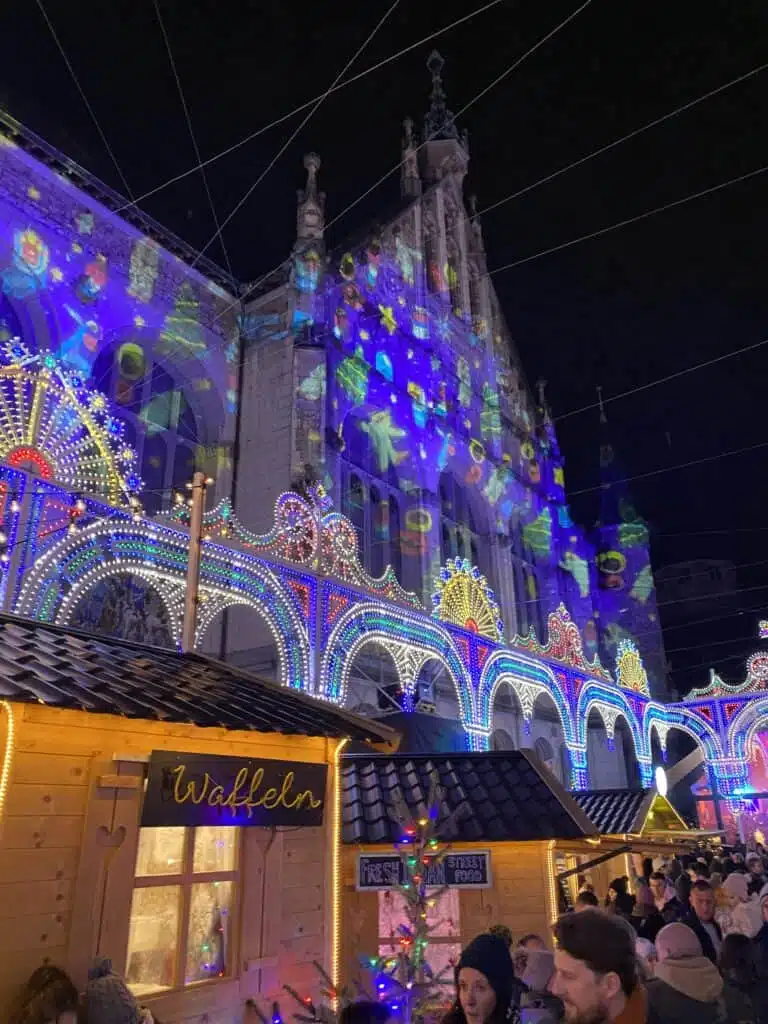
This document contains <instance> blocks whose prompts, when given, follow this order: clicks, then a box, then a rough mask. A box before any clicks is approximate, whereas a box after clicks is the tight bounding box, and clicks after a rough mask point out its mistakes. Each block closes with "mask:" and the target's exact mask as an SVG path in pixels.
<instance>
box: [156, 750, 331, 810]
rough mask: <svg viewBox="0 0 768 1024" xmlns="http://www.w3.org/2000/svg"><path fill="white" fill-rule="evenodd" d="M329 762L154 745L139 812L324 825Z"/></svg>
mask: <svg viewBox="0 0 768 1024" xmlns="http://www.w3.org/2000/svg"><path fill="white" fill-rule="evenodd" d="M327 776H328V766H327V765H324V764H302V763H301V762H294V761H268V760H246V759H244V758H240V757H216V756H213V755H209V754H180V753H175V752H173V751H167V750H155V751H153V752H152V754H151V756H150V759H149V778H148V781H147V790H146V794H145V797H144V806H143V808H142V814H141V824H142V826H144V827H145V828H152V827H157V826H163V825H165V826H171V825H189V826H198V825H233V826H235V825H246V826H247V825H292V826H296V825H307V826H313V825H322V823H323V812H324V810H325V784H326V779H327Z"/></svg>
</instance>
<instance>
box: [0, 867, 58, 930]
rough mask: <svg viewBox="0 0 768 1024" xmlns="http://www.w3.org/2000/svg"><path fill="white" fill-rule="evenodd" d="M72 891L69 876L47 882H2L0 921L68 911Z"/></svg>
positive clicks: (0, 886) (0, 890)
mask: <svg viewBox="0 0 768 1024" xmlns="http://www.w3.org/2000/svg"><path fill="white" fill-rule="evenodd" d="M73 892H74V885H73V881H72V879H71V878H63V879H60V880H59V881H49V882H4V883H2V884H0V921H6V922H8V921H10V920H11V919H13V918H16V917H27V916H29V915H34V914H55V913H60V912H61V911H70V910H71V909H72V896H73ZM5 927H13V925H5Z"/></svg>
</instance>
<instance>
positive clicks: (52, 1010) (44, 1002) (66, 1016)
mask: <svg viewBox="0 0 768 1024" xmlns="http://www.w3.org/2000/svg"><path fill="white" fill-rule="evenodd" d="M79 1003H80V996H79V994H78V991H77V989H76V988H75V986H74V984H73V982H72V979H71V978H70V977H69V975H68V974H66V973H65V972H64V971H63V970H62V969H61V968H60V967H55V966H54V965H53V964H46V965H45V966H43V967H38V968H37V970H35V971H33V973H32V976H31V977H30V979H29V981H28V982H27V983H26V985H25V986H24V988H23V989H22V990H21V991H20V992H19V993H18V995H17V996H16V998H15V999H14V1001H13V1003H12V1004H11V1006H10V1008H9V1009H8V1011H7V1012H8V1016H7V1017H6V1018H5V1022H6V1024H75V1021H76V1020H77V1011H78V1006H79Z"/></svg>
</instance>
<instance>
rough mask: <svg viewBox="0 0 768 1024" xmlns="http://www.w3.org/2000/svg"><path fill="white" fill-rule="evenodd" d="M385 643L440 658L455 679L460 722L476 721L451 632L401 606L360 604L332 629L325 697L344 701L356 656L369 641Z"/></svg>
mask: <svg viewBox="0 0 768 1024" xmlns="http://www.w3.org/2000/svg"><path fill="white" fill-rule="evenodd" d="M372 641H374V642H377V643H381V644H383V645H386V644H387V643H389V642H391V641H395V642H396V643H399V644H403V645H406V646H409V647H412V648H414V649H415V650H417V651H421V652H423V653H424V654H425V655H428V656H429V657H430V658H435V659H436V660H437V661H439V662H440V663H441V664H442V665H443V667H444V668H445V670H446V671H447V672H448V674H449V675H450V677H451V679H452V680H453V684H454V686H455V688H456V695H457V697H458V701H459V712H460V715H461V721H462V722H463V723H464V724H465V726H467V725H471V723H472V721H473V702H472V688H471V684H470V679H469V672H468V671H467V669H466V668H465V666H464V664H463V662H462V660H461V657H460V655H459V652H458V649H457V647H456V645H455V643H454V642H453V639H452V637H451V636H450V634H449V633H448V632H447V631H446V630H444V629H442V628H441V627H440V625H439V624H438V623H436V622H433V621H430V620H429V619H426V620H425V619H423V618H420V617H418V616H417V615H413V614H410V613H408V612H406V611H404V610H403V609H400V608H394V607H392V608H388V607H386V606H383V605H379V604H358V605H355V606H354V607H353V608H351V609H350V610H349V611H347V612H346V613H345V614H344V615H343V616H341V618H340V619H339V621H338V622H337V623H336V624H335V625H334V627H333V629H332V630H331V633H330V636H329V637H328V642H327V645H326V650H325V654H324V656H323V661H322V668H321V672H320V679H321V681H322V685H323V687H324V694H323V695H324V696H325V697H326V698H327V699H329V700H333V701H335V702H337V703H343V701H344V699H345V697H346V693H347V685H348V682H349V673H350V670H351V667H352V663H353V661H354V658H355V655H356V654H357V652H358V651H359V650H360V648H361V647H362V646H364V644H366V643H370V642H372Z"/></svg>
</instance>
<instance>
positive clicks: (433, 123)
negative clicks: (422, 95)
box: [424, 50, 459, 141]
mask: <svg viewBox="0 0 768 1024" xmlns="http://www.w3.org/2000/svg"><path fill="white" fill-rule="evenodd" d="M444 65H445V61H444V60H443V58H442V57H441V56H440V54H439V53H438V52H437V50H433V51H432V53H430V55H429V57H428V58H427V68H428V69H429V73H430V74H431V75H432V93H431V95H430V101H431V102H430V107H429V110H428V111H427V114H426V116H425V117H424V139H425V141H427V140H429V139H455V140H456V141H458V139H459V131H458V129H457V127H456V122H455V120H454V116H453V114H452V113H451V111H450V110H449V109H448V106H447V103H446V95H445V90H444V89H443V66H444Z"/></svg>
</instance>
